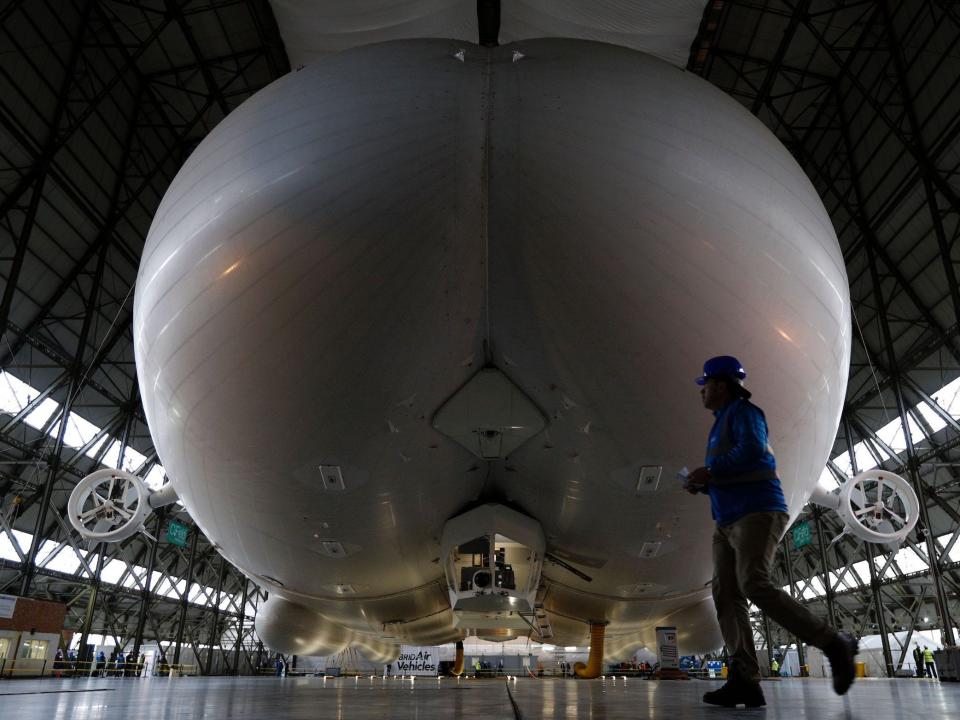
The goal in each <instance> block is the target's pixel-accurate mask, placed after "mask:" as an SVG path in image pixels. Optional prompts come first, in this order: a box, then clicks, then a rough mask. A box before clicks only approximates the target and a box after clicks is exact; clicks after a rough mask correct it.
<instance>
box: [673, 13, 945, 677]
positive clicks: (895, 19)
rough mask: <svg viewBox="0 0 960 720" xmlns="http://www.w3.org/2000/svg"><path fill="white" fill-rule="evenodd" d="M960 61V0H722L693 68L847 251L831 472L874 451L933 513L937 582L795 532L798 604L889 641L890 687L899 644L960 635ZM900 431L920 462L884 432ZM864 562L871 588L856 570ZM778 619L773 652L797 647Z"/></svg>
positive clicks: (819, 536)
mask: <svg viewBox="0 0 960 720" xmlns="http://www.w3.org/2000/svg"><path fill="white" fill-rule="evenodd" d="M958 45H960V13H958V12H957V6H956V3H953V2H946V1H945V0H917V2H910V3H900V2H894V1H893V0H846V1H842V0H829V1H828V0H793V1H788V0H768V1H766V2H753V1H750V0H734V1H731V0H713V1H712V2H710V3H709V5H708V7H707V9H706V11H705V14H704V18H703V22H702V23H701V26H700V31H699V34H698V36H697V39H696V40H695V42H694V44H693V47H692V49H691V55H690V60H689V63H688V70H690V71H692V72H696V73H698V74H700V75H702V76H703V77H705V78H706V79H708V80H709V81H710V82H712V83H714V84H715V85H717V86H718V87H720V88H721V89H723V90H725V91H726V92H728V93H729V94H731V95H732V96H733V97H735V98H736V99H738V100H739V101H740V102H742V103H743V104H744V105H745V106H746V107H748V108H749V109H750V110H751V112H753V113H754V114H755V115H757V117H759V118H760V119H761V120H762V121H763V122H764V123H765V124H766V125H767V126H768V127H769V128H770V129H771V130H772V131H773V132H774V133H775V134H776V135H777V136H778V137H779V138H780V140H781V141H782V142H783V143H784V144H785V145H786V146H787V147H788V148H789V149H790V151H791V152H792V153H793V155H794V157H795V158H796V159H797V161H798V162H799V163H800V165H801V166H802V167H803V168H804V170H805V171H806V172H807V174H808V176H809V177H810V179H811V181H812V182H813V184H814V185H815V187H816V188H817V190H818V192H819V194H820V196H821V197H822V198H823V201H824V204H825V205H826V207H827V209H828V211H829V213H830V216H831V219H832V220H833V223H834V227H835V228H836V230H837V235H838V237H839V239H840V245H841V249H842V251H843V256H844V261H845V263H846V268H847V274H848V277H849V280H850V291H851V298H852V300H853V309H854V314H853V315H854V316H853V318H852V326H853V332H854V351H853V359H852V366H851V370H850V378H849V385H848V391H847V398H846V402H845V406H844V412H843V421H842V425H841V428H840V431H839V433H838V435H837V439H836V443H835V446H834V451H833V453H832V454H831V457H836V456H838V455H840V454H841V453H844V452H846V453H848V457H849V458H850V462H851V465H852V470H853V472H856V471H857V470H859V469H860V468H859V467H858V459H857V458H858V457H863V456H862V455H857V452H856V448H857V447H858V446H859V447H860V448H862V449H863V450H861V452H862V451H864V450H865V451H866V452H867V453H868V454H869V457H870V458H871V459H872V462H873V463H875V464H878V465H880V466H881V467H884V468H886V469H889V470H892V471H895V472H897V473H900V474H902V475H903V476H904V477H906V478H907V479H908V480H909V481H910V483H911V484H912V485H913V487H914V488H915V490H916V491H917V494H918V495H919V496H920V497H921V498H922V500H923V502H922V513H921V520H920V523H919V524H918V527H917V529H916V531H915V532H914V533H913V534H912V536H911V537H910V538H908V540H907V542H906V543H905V546H904V547H905V548H907V549H908V550H907V552H908V557H912V556H915V557H916V558H918V559H919V560H921V561H922V566H923V570H921V571H912V572H908V571H906V570H905V569H904V568H902V567H901V566H900V563H899V562H898V560H897V557H898V556H897V555H896V552H895V550H894V549H889V548H883V549H878V548H876V547H874V546H865V545H863V544H862V543H860V542H858V541H856V540H854V539H852V538H850V537H849V536H847V537H845V538H843V539H841V540H840V541H839V542H837V543H836V544H834V545H830V543H831V540H832V539H833V538H834V537H836V536H838V535H840V533H841V528H840V527H839V522H838V521H837V520H836V519H835V518H833V517H831V516H830V515H829V514H823V515H821V513H820V512H819V511H817V510H815V509H814V510H809V511H808V515H807V516H806V517H805V518H802V519H805V520H811V519H812V524H813V526H814V529H815V538H814V542H813V543H812V544H811V545H809V546H807V547H805V548H803V549H800V550H797V549H794V548H791V547H789V545H790V543H789V537H790V536H789V534H788V536H787V540H785V541H784V542H785V544H784V552H783V558H782V561H781V562H780V566H779V570H778V573H779V577H780V580H781V584H782V585H784V586H788V587H790V588H791V589H792V590H793V592H794V593H795V595H796V596H797V597H804V596H805V595H804V594H805V593H806V597H808V598H809V597H810V596H811V595H813V594H814V592H816V594H817V597H815V598H813V599H808V600H807V602H809V603H810V604H812V605H815V606H816V607H817V608H818V609H819V612H821V613H823V614H824V615H825V616H827V617H829V618H831V619H832V620H833V621H835V622H836V623H837V624H838V625H839V626H841V627H844V628H846V629H848V630H850V631H853V632H855V633H856V634H858V635H861V636H862V635H874V634H879V635H881V638H882V641H883V654H884V660H885V664H886V669H887V673H888V675H893V673H894V672H895V671H896V670H897V669H900V668H901V667H902V665H903V663H904V661H905V659H906V650H905V647H896V646H895V647H891V646H890V642H889V639H888V637H887V633H888V632H890V633H892V632H894V631H903V630H905V631H907V632H908V633H909V634H912V633H913V632H914V631H915V630H916V629H920V628H924V629H929V628H938V629H939V630H940V632H941V633H942V636H943V640H944V642H945V643H947V644H950V645H952V644H954V643H955V641H956V637H955V627H956V625H957V622H958V619H960V563H957V562H953V561H951V559H950V553H951V551H952V550H953V549H954V547H955V544H956V542H957V540H958V538H960V504H958V502H957V500H958V497H960V495H958V492H957V491H958V489H960V488H958V486H960V475H958V473H957V463H958V456H957V449H958V446H960V425H958V423H957V421H956V420H955V419H954V418H953V417H952V416H951V415H949V414H948V413H946V412H945V411H944V410H943V408H942V407H940V406H939V405H938V404H937V403H936V402H935V401H934V400H933V399H932V397H931V395H932V394H933V393H934V392H936V390H937V389H939V388H941V387H943V386H944V385H945V384H946V383H947V382H949V381H950V380H952V379H954V378H956V377H957V376H958V374H960V342H958V337H957V335H958V323H957V318H958V316H960V290H958V282H957V277H956V275H957V273H956V262H957V255H958V250H957V240H958V238H960V142H958V139H960V89H958V86H960V58H958V55H957V48H958ZM920 408H922V410H921V409H920ZM932 418H935V419H936V421H935V424H936V425H937V426H938V427H936V428H935V427H934V421H933V420H932ZM891 421H896V422H897V423H899V429H900V434H899V438H900V439H901V440H902V441H903V444H904V445H905V449H903V448H897V449H894V448H891V447H890V440H889V435H887V436H886V437H887V440H884V439H883V438H882V437H881V436H880V435H879V434H878V430H879V429H880V428H881V427H883V426H886V425H887V424H888V423H889V422H891ZM831 469H832V470H834V471H835V472H836V474H837V476H838V479H841V478H842V477H843V476H845V475H846V472H845V471H844V470H845V469H841V468H839V467H837V466H836V465H831ZM943 537H947V538H949V539H948V540H946V541H945V542H941V541H940V540H939V539H938V538H943ZM899 557H900V558H903V557H904V556H903V555H900V556H899ZM861 561H865V565H866V570H867V572H865V573H859V572H857V571H856V570H855V569H854V565H855V564H859V563H860V562H861ZM860 567H861V568H863V567H864V566H863V565H860ZM815 578H819V580H820V582H822V583H823V586H824V587H823V589H822V591H820V590H819V589H817V588H814V587H813V584H814V582H815V580H814V579H815ZM923 618H928V619H929V620H928V621H924V620H923ZM765 620H766V619H765V618H762V617H759V616H758V618H757V623H758V630H759V632H760V633H761V634H763V635H765V636H766V637H767V638H768V646H769V645H771V644H772V645H774V646H776V645H782V644H786V643H792V642H794V641H795V640H794V639H792V638H788V637H787V636H786V634H785V632H784V631H783V630H782V629H781V628H776V627H772V628H770V629H767V628H765V627H764V624H765ZM771 635H772V637H771ZM906 642H907V643H909V637H908V638H907V639H906Z"/></svg>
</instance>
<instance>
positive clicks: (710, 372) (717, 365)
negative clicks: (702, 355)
mask: <svg viewBox="0 0 960 720" xmlns="http://www.w3.org/2000/svg"><path fill="white" fill-rule="evenodd" d="M715 377H735V378H737V379H738V380H744V379H746V377H747V371H746V370H744V369H743V365H741V364H740V361H739V360H737V359H736V358H735V357H733V356H732V355H717V357H712V358H710V359H709V360H707V361H706V362H705V363H704V364H703V375H701V376H700V377H698V378H697V379H696V383H697V385H703V384H704V383H705V382H707V380H708V379H709V378H715Z"/></svg>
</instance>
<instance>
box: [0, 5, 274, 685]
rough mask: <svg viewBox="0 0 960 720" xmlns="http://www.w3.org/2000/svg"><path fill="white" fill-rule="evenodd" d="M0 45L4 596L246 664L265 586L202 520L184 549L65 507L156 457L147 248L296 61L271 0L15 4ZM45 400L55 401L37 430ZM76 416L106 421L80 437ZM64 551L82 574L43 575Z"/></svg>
mask: <svg viewBox="0 0 960 720" xmlns="http://www.w3.org/2000/svg"><path fill="white" fill-rule="evenodd" d="M0 57H2V59H3V61H2V62H0V248H2V249H0V274H2V277H3V290H2V296H0V332H2V340H0V368H2V369H3V371H4V372H5V373H10V375H11V376H13V377H15V378H17V379H19V380H22V381H24V382H26V383H28V384H29V385H30V386H32V387H33V388H35V389H37V390H38V391H39V394H37V395H36V396H35V397H33V398H32V399H31V400H30V402H29V403H27V405H26V406H25V407H23V408H22V410H20V411H19V412H16V413H15V414H13V415H0V535H3V536H6V539H7V540H9V541H10V543H11V544H12V545H13V547H14V549H15V551H16V553H17V555H18V556H19V561H14V562H11V561H4V560H0V592H6V593H10V592H13V593H16V594H20V595H23V596H32V597H38V598H45V599H51V600H56V601H58V602H63V603H65V604H66V605H67V606H68V620H67V626H68V627H70V628H74V629H75V630H76V632H78V633H81V635H82V636H83V637H84V638H85V637H86V636H88V635H89V634H91V633H92V634H98V635H105V636H112V637H113V638H114V639H115V640H116V641H117V642H118V644H121V645H127V646H128V649H129V647H130V646H129V644H128V643H130V642H132V643H133V647H135V648H136V649H137V650H139V648H140V646H141V645H142V644H143V642H144V641H151V642H152V641H156V642H159V643H160V645H161V647H162V648H163V649H164V652H165V653H167V652H169V656H170V657H169V661H170V662H174V658H177V659H180V658H181V656H182V655H184V654H186V653H187V651H188V650H189V651H190V652H191V654H192V657H193V658H195V659H196V661H197V663H198V664H199V665H200V668H199V670H200V671H203V672H206V673H216V672H231V673H236V672H253V671H254V670H255V666H256V663H255V654H256V640H255V637H254V636H253V634H252V632H253V630H252V620H251V618H252V615H253V613H254V611H255V608H256V604H257V602H258V601H259V599H261V597H262V595H261V593H260V592H259V591H257V590H256V589H255V587H254V586H253V585H252V584H249V583H248V581H247V580H246V578H245V577H244V576H243V575H241V574H240V573H239V572H238V571H237V570H236V569H235V568H233V567H231V566H229V565H228V564H226V563H225V562H224V561H223V559H222V558H221V557H220V556H219V554H218V553H217V552H216V551H215V549H214V548H213V547H212V546H211V544H210V543H209V542H208V541H207V540H206V538H204V537H202V534H201V533H200V531H199V529H197V528H196V527H192V533H191V534H192V546H191V548H189V549H188V550H186V551H184V550H181V549H180V548H177V547H175V546H173V545H170V544H169V543H167V542H166V541H165V540H164V539H163V537H164V536H163V531H164V528H165V526H164V525H163V523H162V522H161V520H162V518H161V517H158V518H157V519H156V521H154V524H155V527H153V529H152V530H151V532H152V533H153V535H154V536H155V537H157V538H159V540H156V541H155V540H153V539H150V538H147V537H146V536H144V535H138V536H135V537H132V538H130V539H128V540H127V541H125V542H123V543H119V544H117V545H112V546H105V545H101V546H99V547H96V548H87V547H85V546H84V544H83V542H82V541H81V540H80V539H79V537H78V536H77V535H76V533H75V532H74V531H73V530H72V528H71V527H70V526H69V524H68V523H66V522H65V521H64V512H65V505H66V500H67V497H68V496H69V493H70V491H71V490H72V488H73V486H74V485H75V484H76V482H77V481H78V480H79V479H80V478H81V477H83V476H84V475H86V474H87V473H89V472H90V471H91V470H93V469H95V468H97V467H98V466H99V465H100V464H101V463H102V462H104V461H108V462H111V463H112V464H114V465H115V466H123V463H124V457H125V455H126V454H128V451H132V450H136V451H137V453H139V455H138V457H140V456H142V457H144V458H145V460H144V461H143V462H139V463H138V466H136V467H134V468H133V470H134V471H135V472H136V473H137V474H139V475H141V476H146V474H147V473H148V472H150V470H152V469H153V467H154V465H155V464H156V463H157V460H158V459H157V456H156V452H155V451H154V449H153V445H152V441H151V439H150V434H149V430H148V428H147V425H146V421H145V419H144V415H143V410H142V408H141V405H140V398H139V396H138V391H137V383H136V374H135V368H134V360H133V340H132V328H131V322H132V294H133V287H134V283H135V279H136V272H137V267H138V264H139V258H140V254H141V252H142V249H143V243H144V239H145V237H146V233H147V230H148V228H149V225H150V221H151V219H152V217H153V214H154V212H155V211H156V209H157V206H158V204H159V202H160V199H161V198H162V196H163V194H164V192H165V190H166V188H167V186H168V185H169V183H170V182H171V180H172V179H173V176H174V175H175V174H176V172H177V170H178V169H179V168H180V166H181V164H182V163H183V161H184V160H185V159H186V157H187V156H188V155H189V154H190V152H191V151H192V150H193V148H194V147H195V146H196V145H197V144H198V143H199V142H200V140H202V139H203V137H204V136H205V135H206V134H207V133H208V132H209V131H210V130H211V129H212V128H213V127H214V126H215V125H216V124H217V123H218V122H219V121H220V120H221V119H222V118H223V117H224V116H226V115H227V114H228V113H229V112H230V111H231V110H233V109H234V108H235V107H236V106H237V105H239V104H240V103H241V102H242V101H243V100H244V99H246V98H247V97H249V96H250V95H252V94H253V93H254V92H256V91H257V90H258V89H260V88H261V87H263V86H265V85H266V84H268V83H269V82H271V81H272V80H274V79H276V78H277V77H279V76H280V75H282V74H284V73H285V72H288V71H289V65H288V63H287V59H286V54H285V51H284V49H283V44H282V42H281V40H280V37H279V33H278V31H277V28H276V25H275V22H274V20H273V15H272V12H271V10H270V8H269V5H268V3H267V2H266V0H249V1H248V2H232V3H224V2H219V1H218V0H69V1H61V0H36V1H32V2H23V1H16V0H14V1H11V2H6V3H2V4H0ZM49 401H54V402H56V403H57V406H58V407H57V410H56V411H55V412H53V413H52V414H49V416H47V417H46V418H45V419H44V421H43V423H42V424H41V425H40V426H39V427H35V425H36V422H31V417H33V418H35V417H36V415H35V413H38V412H43V410H44V408H45V407H46V405H45V403H46V404H49ZM32 413H33V414H34V415H31V414H32ZM70 413H75V414H76V415H78V416H80V417H82V418H83V419H85V420H87V421H89V422H90V423H93V425H94V426H96V427H98V428H101V430H100V431H99V432H98V433H97V434H96V435H95V436H93V437H90V438H89V439H87V440H86V441H85V443H84V445H83V446H82V447H79V448H77V447H71V446H70V444H69V443H68V442H67V432H68V423H67V422H63V421H62V420H63V419H64V418H68V417H70ZM115 443H119V448H117V447H116V445H115ZM181 515H182V514H181ZM178 519H179V520H180V521H181V522H184V523H186V524H188V525H192V523H190V521H189V520H188V519H186V518H185V517H179V518H178ZM15 531H21V532H25V533H28V534H29V535H30V536H32V539H31V541H30V543H29V546H27V547H21V545H20V543H19V542H18V540H17V537H16V535H15ZM47 541H52V542H53V543H55V544H56V546H55V550H54V552H52V553H51V552H46V551H44V552H43V553H42V554H41V548H43V547H45V545H44V543H45V542H47ZM63 554H67V555H71V556H73V557H74V558H75V559H76V561H77V562H78V563H79V569H78V570H77V572H76V573H75V574H69V573H63V572H59V571H57V570H55V569H51V568H50V567H48V565H50V564H51V563H55V558H57V557H58V556H59V557H62V555H63ZM117 563H119V564H120V566H121V567H123V572H122V573H121V574H120V576H119V577H118V578H117V579H116V582H106V581H104V580H103V579H102V577H101V576H102V573H103V572H104V570H105V569H108V570H111V569H112V570H111V571H112V572H113V574H116V571H115V568H116V567H118V565H117ZM171 588H172V592H173V594H174V597H168V596H167V595H166V594H165V593H170V592H171ZM198 589H199V592H194V591H197V590H198ZM158 590H160V592H158ZM221 603H222V604H223V607H221ZM225 638H230V639H229V641H228V640H227V639H225Z"/></svg>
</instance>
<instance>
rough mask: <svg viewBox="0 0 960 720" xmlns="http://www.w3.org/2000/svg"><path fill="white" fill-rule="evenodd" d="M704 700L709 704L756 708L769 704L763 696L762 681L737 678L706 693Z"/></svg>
mask: <svg viewBox="0 0 960 720" xmlns="http://www.w3.org/2000/svg"><path fill="white" fill-rule="evenodd" d="M703 701H704V702H705V703H708V704H709V705H720V706H721V707H727V708H732V707H736V706H737V705H746V706H747V707H748V708H755V707H763V706H764V705H766V704H767V701H766V700H765V699H764V697H763V690H761V689H760V683H758V682H755V683H753V682H744V681H737V680H728V681H727V682H726V683H725V684H724V686H723V687H722V688H720V689H719V690H711V691H710V692H708V693H704V694H703Z"/></svg>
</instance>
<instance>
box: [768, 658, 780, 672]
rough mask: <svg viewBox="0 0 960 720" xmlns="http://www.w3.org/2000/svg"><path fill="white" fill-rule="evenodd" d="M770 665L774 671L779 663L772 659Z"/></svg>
mask: <svg viewBox="0 0 960 720" xmlns="http://www.w3.org/2000/svg"><path fill="white" fill-rule="evenodd" d="M770 667H772V668H773V671H774V672H776V671H777V670H779V669H780V663H778V662H777V661H776V660H774V661H773V662H772V663H770Z"/></svg>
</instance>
